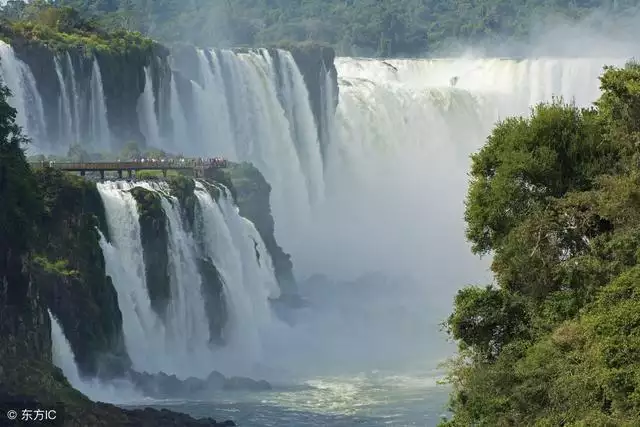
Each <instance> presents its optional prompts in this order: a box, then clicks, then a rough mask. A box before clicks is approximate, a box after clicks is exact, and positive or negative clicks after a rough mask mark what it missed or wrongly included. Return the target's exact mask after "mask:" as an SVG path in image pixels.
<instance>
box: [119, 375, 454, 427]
mask: <svg viewBox="0 0 640 427" xmlns="http://www.w3.org/2000/svg"><path fill="white" fill-rule="evenodd" d="M439 379H440V375H439V373H437V372H433V371H431V372H412V373H410V374H399V373H393V372H381V371H373V372H369V373H361V374H358V375H353V376H339V377H321V378H315V379H311V380H307V381H304V382H302V383H301V384H298V385H289V386H284V385H283V386H279V385H277V384H274V389H273V390H270V391H266V392H224V393H221V394H220V395H219V396H215V397H212V399H211V400H209V401H184V400H182V401H180V400H169V401H156V402H148V403H146V404H145V406H151V407H155V408H166V409H170V410H173V411H178V412H184V413H188V414H190V415H192V416H195V417H212V418H215V419H216V420H218V421H221V420H225V419H231V420H233V421H235V422H236V424H237V425H238V426H241V427H270V426H279V427H281V426H290V427H305V426H331V427H334V426H335V427H343V426H344V427H346V426H363V427H369V426H371V427H373V426H398V427H399V426H424V427H433V426H436V425H437V424H438V422H439V421H440V419H441V418H442V416H443V415H444V414H445V413H446V403H447V398H448V392H449V389H448V387H447V386H445V385H441V384H438V380H439ZM126 407H137V406H132V405H127V406H126Z"/></svg>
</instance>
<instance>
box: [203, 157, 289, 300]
mask: <svg viewBox="0 0 640 427" xmlns="http://www.w3.org/2000/svg"><path fill="white" fill-rule="evenodd" d="M205 177H206V178H209V179H212V180H214V181H217V182H219V183H221V184H223V185H225V186H226V187H227V188H229V191H230V192H231V194H232V196H233V198H234V200H235V202H236V204H237V205H238V208H239V210H240V215H242V216H243V217H245V218H247V219H249V220H250V221H251V222H253V224H254V225H255V226H256V229H257V230H258V233H260V237H261V238H262V241H263V242H264V244H265V247H266V248H267V250H268V251H269V255H271V259H272V261H273V268H274V270H275V274H276V278H277V279H278V283H279V285H280V289H281V291H282V294H283V295H295V294H296V293H297V286H296V281H295V279H294V277H293V263H292V262H291V256H290V255H289V254H287V253H286V252H284V250H283V249H282V247H280V245H278V242H277V241H276V238H275V223H274V221H273V216H272V215H271V204H270V200H269V196H270V194H271V186H270V185H269V183H268V182H267V180H266V179H265V178H264V175H262V173H260V171H259V170H258V169H257V168H256V167H255V166H253V165H252V164H251V163H246V162H245V163H229V164H228V166H227V167H226V168H210V169H205Z"/></svg>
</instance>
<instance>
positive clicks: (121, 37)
mask: <svg viewBox="0 0 640 427" xmlns="http://www.w3.org/2000/svg"><path fill="white" fill-rule="evenodd" d="M4 12H5V13H4V14H3V18H4V19H3V20H2V21H1V25H0V37H2V38H3V39H5V40H7V41H8V40H13V39H16V38H20V39H23V40H25V41H26V42H27V43H30V44H41V45H44V46H47V47H48V48H50V49H52V50H54V51H68V50H79V51H83V52H85V54H86V55H88V56H91V55H93V54H94V53H98V54H103V55H139V56H142V57H146V56H149V53H150V52H152V51H153V50H154V49H156V48H157V47H158V46H157V44H156V43H154V42H153V41H152V40H151V39H149V38H147V37H144V36H142V35H141V34H140V33H139V32H131V31H125V30H123V29H115V28H114V29H113V30H112V31H105V30H103V29H102V28H101V27H100V25H99V23H98V22H97V21H96V20H95V19H84V18H83V17H82V16H81V15H80V13H79V12H78V11H77V10H75V9H73V8H71V7H53V6H51V5H50V4H49V3H47V2H44V1H42V0H40V1H33V2H31V3H29V4H22V5H20V2H15V1H13V2H12V1H9V2H8V3H7V5H6V6H5V7H4Z"/></svg>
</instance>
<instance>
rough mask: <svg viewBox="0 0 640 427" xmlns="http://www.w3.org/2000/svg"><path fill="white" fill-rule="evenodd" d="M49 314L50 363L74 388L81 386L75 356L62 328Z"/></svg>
mask: <svg viewBox="0 0 640 427" xmlns="http://www.w3.org/2000/svg"><path fill="white" fill-rule="evenodd" d="M47 311H48V313H49V319H50V320H51V345H52V350H53V351H52V361H53V364H54V365H56V366H57V367H58V368H60V369H62V372H63V373H64V375H65V377H67V380H69V382H70V383H71V384H72V385H73V386H75V387H78V385H80V384H82V379H81V378H80V373H79V371H78V366H77V365H76V361H75V356H74V355H73V350H72V349H71V345H70V344H69V341H68V340H67V338H66V337H65V335H64V332H63V331H62V326H60V323H59V322H58V319H56V318H55V317H54V316H53V314H51V311H49V310H47Z"/></svg>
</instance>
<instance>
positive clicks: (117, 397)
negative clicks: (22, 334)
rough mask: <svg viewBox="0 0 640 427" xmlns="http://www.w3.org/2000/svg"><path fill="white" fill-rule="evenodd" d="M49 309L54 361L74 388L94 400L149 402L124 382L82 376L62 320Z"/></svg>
mask: <svg viewBox="0 0 640 427" xmlns="http://www.w3.org/2000/svg"><path fill="white" fill-rule="evenodd" d="M47 311H48V312H49V319H50V321H51V345H52V362H53V364H54V365H55V366H57V367H58V368H60V369H61V370H62V373H63V374H64V376H65V377H66V378H67V380H68V381H69V383H70V384H71V385H72V386H73V387H74V388H76V389H77V390H79V391H80V392H82V393H83V394H85V395H86V396H89V397H90V398H91V399H92V400H94V401H100V402H110V403H129V404H132V403H138V404H144V403H149V400H148V399H146V398H144V397H143V396H142V395H140V393H138V392H136V391H135V390H134V389H133V388H132V387H131V386H130V385H129V384H126V383H124V382H114V383H112V384H103V383H101V382H99V381H97V380H93V379H86V378H82V377H81V376H80V373H79V371H78V366H77V365H76V363H75V356H74V354H73V350H72V349H71V345H70V344H69V341H68V340H67V338H66V336H65V335H64V331H63V329H62V326H61V325H60V322H58V319H57V318H55V317H54V316H53V314H51V311H49V310H47Z"/></svg>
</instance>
